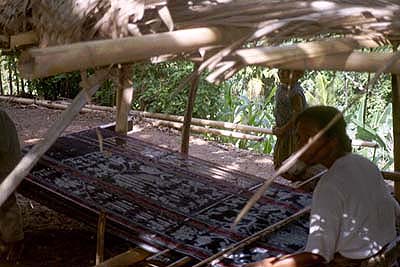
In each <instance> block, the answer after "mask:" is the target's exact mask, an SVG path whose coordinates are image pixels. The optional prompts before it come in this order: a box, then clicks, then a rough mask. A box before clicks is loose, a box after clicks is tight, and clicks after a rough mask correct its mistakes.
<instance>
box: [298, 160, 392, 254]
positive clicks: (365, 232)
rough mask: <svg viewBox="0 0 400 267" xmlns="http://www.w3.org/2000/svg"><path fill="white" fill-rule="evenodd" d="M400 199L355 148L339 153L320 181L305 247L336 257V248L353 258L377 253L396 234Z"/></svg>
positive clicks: (310, 250) (312, 207) (316, 190)
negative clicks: (353, 150) (342, 154)
mask: <svg viewBox="0 0 400 267" xmlns="http://www.w3.org/2000/svg"><path fill="white" fill-rule="evenodd" d="M399 211H400V208H399V205H398V204H397V202H396V200H395V199H394V198H393V197H392V196H391V195H390V193H389V192H388V190H387V188H386V185H385V182H384V180H383V177H382V175H381V173H380V171H379V169H378V168H377V167H376V166H375V165H374V164H373V163H372V162H370V161H369V160H367V159H365V158H363V157H361V156H359V155H355V154H347V155H345V156H343V157H341V158H339V159H337V160H336V161H335V162H334V164H333V165H332V166H331V168H329V170H328V172H327V173H326V174H325V175H324V176H323V177H322V178H321V180H320V181H319V182H318V184H317V186H316V188H315V190H314V193H313V200H312V206H311V216H310V234H309V237H308V241H307V245H306V248H305V251H307V252H311V253H314V254H318V255H320V256H322V257H323V258H324V259H325V260H326V262H330V261H331V260H332V259H333V257H334V254H335V253H336V252H338V253H340V254H341V255H342V256H344V257H346V258H350V259H364V258H368V257H370V256H373V255H374V254H376V253H377V252H379V250H380V249H381V248H382V247H383V246H385V245H386V244H388V243H389V242H390V241H392V240H393V239H394V238H395V237H396V229H395V224H396V222H395V221H396V216H397V214H400V212H399Z"/></svg>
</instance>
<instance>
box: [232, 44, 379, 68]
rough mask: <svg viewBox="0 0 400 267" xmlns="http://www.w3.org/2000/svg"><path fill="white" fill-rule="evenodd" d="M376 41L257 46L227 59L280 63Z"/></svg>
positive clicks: (248, 63)
mask: <svg viewBox="0 0 400 267" xmlns="http://www.w3.org/2000/svg"><path fill="white" fill-rule="evenodd" d="M377 46H378V44H377V43H376V42H374V41H369V40H364V39H352V38H342V39H330V40H325V41H315V42H308V43H299V44H294V45H288V46H272V47H256V48H248V49H241V50H237V51H236V52H234V53H232V55H231V56H229V57H227V58H226V60H227V61H229V60H230V59H236V58H237V59H240V61H241V62H243V63H244V64H246V65H261V64H266V63H269V64H280V63H284V62H290V61H296V60H299V59H303V58H313V57H320V56H324V55H329V54H340V53H350V52H352V51H353V50H355V49H357V48H360V47H377Z"/></svg>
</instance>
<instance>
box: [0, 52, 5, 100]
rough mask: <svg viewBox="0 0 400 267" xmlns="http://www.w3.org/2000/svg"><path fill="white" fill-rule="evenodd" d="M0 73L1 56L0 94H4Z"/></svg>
mask: <svg viewBox="0 0 400 267" xmlns="http://www.w3.org/2000/svg"><path fill="white" fill-rule="evenodd" d="M2 74H3V64H1V58H0V95H4V87H3V78H2V77H1V76H2Z"/></svg>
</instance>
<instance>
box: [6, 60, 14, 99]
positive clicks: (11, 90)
mask: <svg viewBox="0 0 400 267" xmlns="http://www.w3.org/2000/svg"><path fill="white" fill-rule="evenodd" d="M7 61H8V62H7V63H8V64H7V67H8V84H9V86H8V90H9V92H8V94H9V95H13V82H12V68H11V59H10V57H8V60H7Z"/></svg>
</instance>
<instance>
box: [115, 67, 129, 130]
mask: <svg viewBox="0 0 400 267" xmlns="http://www.w3.org/2000/svg"><path fill="white" fill-rule="evenodd" d="M131 75H132V67H131V66H123V67H122V68H121V69H120V73H119V83H118V84H119V85H118V90H117V116H116V125H115V131H116V132H117V133H121V134H124V135H126V134H127V132H128V130H129V129H128V115H129V111H130V110H131V104H132V96H133V87H132V78H131Z"/></svg>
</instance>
